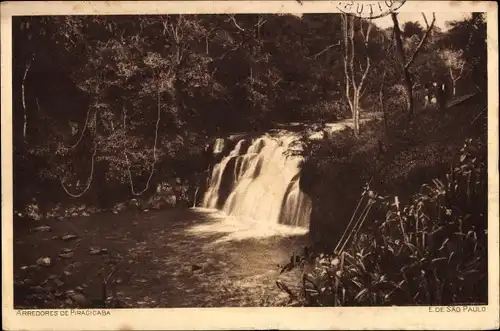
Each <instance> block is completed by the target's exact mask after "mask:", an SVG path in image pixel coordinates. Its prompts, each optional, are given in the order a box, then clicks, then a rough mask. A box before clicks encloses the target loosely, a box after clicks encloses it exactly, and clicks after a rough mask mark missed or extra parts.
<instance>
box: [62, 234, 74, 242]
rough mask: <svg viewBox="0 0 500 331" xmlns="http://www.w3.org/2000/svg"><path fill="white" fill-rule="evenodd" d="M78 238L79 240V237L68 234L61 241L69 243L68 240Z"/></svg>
mask: <svg viewBox="0 0 500 331" xmlns="http://www.w3.org/2000/svg"><path fill="white" fill-rule="evenodd" d="M76 238H78V236H77V235H75V234H67V235H65V236H63V237H62V238H61V239H62V240H64V241H67V240H71V239H76Z"/></svg>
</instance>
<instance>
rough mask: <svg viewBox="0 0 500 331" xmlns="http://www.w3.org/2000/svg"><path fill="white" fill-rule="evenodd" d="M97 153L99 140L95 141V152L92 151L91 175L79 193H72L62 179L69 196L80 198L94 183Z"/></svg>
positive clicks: (63, 186) (62, 184)
mask: <svg viewBox="0 0 500 331" xmlns="http://www.w3.org/2000/svg"><path fill="white" fill-rule="evenodd" d="M96 153H97V142H95V143H94V153H92V164H91V168H90V175H89V178H88V179H87V186H86V187H85V188H84V189H83V191H82V192H80V193H77V194H73V193H71V192H70V191H69V190H68V189H67V188H66V185H65V184H64V182H63V180H62V179H61V186H62V188H63V190H64V191H65V192H66V194H68V195H69V196H71V197H73V198H79V197H81V196H82V195H84V194H85V192H87V191H88V189H89V188H90V185H91V184H92V180H93V178H94V161H95V155H96Z"/></svg>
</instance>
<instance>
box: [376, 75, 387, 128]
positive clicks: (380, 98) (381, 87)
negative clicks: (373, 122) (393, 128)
mask: <svg viewBox="0 0 500 331" xmlns="http://www.w3.org/2000/svg"><path fill="white" fill-rule="evenodd" d="M385 75H386V71H384V74H383V75H382V83H381V84H380V91H379V93H378V97H379V102H380V108H381V109H382V114H384V131H385V135H386V137H387V138H389V124H388V123H387V112H386V111H385V106H384V84H385Z"/></svg>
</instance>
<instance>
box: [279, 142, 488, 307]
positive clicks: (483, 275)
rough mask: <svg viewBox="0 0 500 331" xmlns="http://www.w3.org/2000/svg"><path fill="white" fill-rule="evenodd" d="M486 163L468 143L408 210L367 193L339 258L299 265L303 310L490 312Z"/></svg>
mask: <svg viewBox="0 0 500 331" xmlns="http://www.w3.org/2000/svg"><path fill="white" fill-rule="evenodd" d="M485 156H486V147H485V145H484V144H482V143H481V142H480V141H477V142H473V141H472V140H471V139H468V140H466V143H465V145H464V147H463V148H462V149H461V153H460V156H459V160H457V162H456V166H455V167H451V168H450V170H449V172H448V173H447V174H446V176H445V177H444V178H443V179H441V180H439V179H434V180H433V181H432V183H431V184H424V185H422V187H421V191H420V192H419V193H417V194H415V195H414V196H413V198H412V199H411V200H410V202H409V203H408V204H406V205H404V204H403V203H401V202H400V201H399V199H398V197H397V196H390V197H381V196H378V195H376V194H375V193H374V192H373V191H370V190H369V189H366V190H365V191H364V192H363V194H362V196H361V199H360V200H359V202H360V203H359V204H358V207H360V208H357V210H356V211H355V212H354V215H353V217H352V221H353V222H350V225H351V223H352V224H353V225H352V226H348V227H347V229H346V236H343V238H341V240H340V241H339V242H338V243H337V247H336V251H334V252H333V253H331V254H324V255H320V256H319V257H316V258H315V259H311V257H308V256H304V257H303V258H302V260H303V262H304V264H309V265H310V267H309V272H304V273H303V280H302V284H303V286H302V291H303V293H304V294H303V295H302V296H301V297H302V303H303V304H304V305H313V306H314V305H320V306H324V305H334V306H345V305H349V306H352V305H363V306H367V305H368V306H373V305H377V306H384V305H450V304H472V303H482V304H486V303H487V274H488V273H487V251H486V250H487V202H486V200H487V180H488V179H487V172H486V165H485V160H486V157H485ZM372 207H373V212H372V213H370V215H369V217H367V215H368V211H369V210H370V208H372ZM360 210H368V211H367V212H366V213H363V212H360V213H358V211H360ZM363 222H364V224H363ZM351 237H352V239H351ZM343 247H346V248H345V249H343ZM304 264H303V265H304ZM304 270H307V268H306V269H304ZM282 287H283V286H281V287H280V288H282Z"/></svg>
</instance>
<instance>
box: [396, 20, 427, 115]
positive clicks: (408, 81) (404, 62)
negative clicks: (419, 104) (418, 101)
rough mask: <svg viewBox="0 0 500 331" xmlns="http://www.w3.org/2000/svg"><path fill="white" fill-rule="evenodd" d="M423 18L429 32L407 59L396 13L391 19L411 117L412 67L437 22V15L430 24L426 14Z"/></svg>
mask: <svg viewBox="0 0 500 331" xmlns="http://www.w3.org/2000/svg"><path fill="white" fill-rule="evenodd" d="M422 16H423V17H424V21H425V24H426V26H427V30H426V31H425V33H424V36H423V37H422V38H421V39H420V42H419V43H418V45H417V47H416V48H415V50H414V51H413V52H411V55H410V56H409V57H407V56H406V55H405V49H404V47H403V36H402V33H401V29H400V28H399V22H398V17H397V14H396V13H391V18H392V21H393V23H394V38H395V39H396V49H397V52H398V54H399V61H400V65H401V69H402V71H403V79H404V87H405V91H406V109H407V112H408V115H409V116H412V115H413V112H414V102H413V82H412V77H411V72H410V69H411V66H412V64H413V62H414V61H415V59H416V58H417V56H418V54H419V52H420V50H421V49H422V46H423V45H424V43H425V41H426V40H427V37H428V36H429V33H430V32H431V31H432V29H433V27H434V23H435V21H436V14H434V13H433V14H432V21H431V23H430V24H429V22H428V21H427V18H426V16H425V14H424V13H422Z"/></svg>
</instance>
